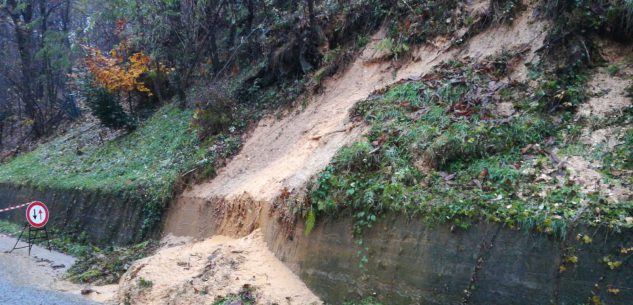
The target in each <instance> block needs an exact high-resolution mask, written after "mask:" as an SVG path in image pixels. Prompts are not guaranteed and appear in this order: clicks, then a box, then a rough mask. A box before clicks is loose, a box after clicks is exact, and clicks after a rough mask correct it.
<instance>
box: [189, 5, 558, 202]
mask: <svg viewBox="0 0 633 305" xmlns="http://www.w3.org/2000/svg"><path fill="white" fill-rule="evenodd" d="M531 15H532V12H531V11H530V10H526V11H524V12H523V13H522V15H520V16H519V18H517V20H516V22H515V23H514V24H513V25H512V26H509V27H508V26H500V27H494V28H492V29H491V30H488V31H486V32H483V33H481V34H479V35H477V36H475V37H473V38H472V39H471V40H470V42H469V44H468V45H467V46H466V47H464V48H461V49H460V48H456V47H455V48H449V44H450V41H449V40H448V39H443V40H442V39H437V40H436V41H435V42H434V43H433V44H428V45H425V46H423V47H421V48H419V49H418V50H417V51H415V52H414V54H413V58H412V60H411V61H409V62H407V63H405V64H403V65H402V66H401V67H400V68H399V69H396V68H395V67H394V66H393V64H392V63H390V62H376V60H375V59H376V58H375V57H376V56H377V54H376V53H377V52H376V44H377V42H378V41H380V40H381V39H382V38H383V36H384V34H383V33H378V34H377V35H375V36H374V37H373V38H372V43H370V44H369V46H368V47H367V48H366V50H365V52H363V54H362V56H360V57H359V58H358V59H357V60H356V61H355V62H354V63H353V64H351V67H350V68H349V69H348V70H347V71H345V72H344V73H342V74H341V75H338V76H337V77H334V78H332V79H329V80H327V81H326V83H325V85H324V88H325V89H324V93H323V94H321V95H319V96H316V97H313V98H312V101H310V103H309V105H308V106H307V108H306V109H305V110H297V111H296V112H294V113H292V114H291V115H288V116H286V117H284V118H283V119H281V120H275V119H274V118H268V119H264V120H262V121H261V122H260V123H259V125H258V127H257V128H256V129H255V131H254V132H253V134H252V136H251V137H250V138H249V139H248V140H247V141H246V143H245V144H244V147H243V149H242V151H241V152H240V153H239V154H238V155H237V156H236V157H235V158H234V159H233V160H232V161H231V162H229V164H228V165H227V166H226V167H225V168H224V169H223V170H222V171H221V172H220V173H219V175H218V176H217V177H216V178H215V179H213V180H212V181H210V182H208V183H204V184H201V185H198V186H196V187H194V188H193V189H192V190H190V191H188V192H186V193H185V194H184V195H183V197H193V198H210V197H222V198H227V197H228V198H231V197H235V196H238V195H241V194H243V193H248V194H249V195H250V196H251V197H253V198H254V199H256V200H270V199H272V198H274V197H275V196H276V195H278V194H279V193H280V192H281V191H282V190H283V189H284V188H287V189H288V190H292V189H294V188H296V187H299V186H301V185H303V184H304V183H305V182H307V180H308V179H309V178H310V177H312V176H313V175H314V174H316V173H317V172H319V171H320V170H322V169H323V168H324V167H325V166H326V165H327V164H328V162H329V161H330V159H331V158H332V157H333V156H334V154H335V153H336V151H338V149H339V148H341V147H342V146H344V145H346V144H349V143H351V142H353V141H354V140H356V139H357V138H358V137H359V136H360V135H361V134H362V132H363V128H364V127H363V126H359V124H357V123H354V122H350V121H349V111H350V109H352V107H354V105H355V104H356V103H357V102H358V101H360V100H363V99H365V98H367V97H368V96H369V95H370V94H371V93H372V92H374V91H375V90H378V89H382V88H385V87H386V86H388V85H390V84H393V83H395V82H397V81H399V80H403V79H408V78H414V77H420V76H421V75H424V74H425V73H426V72H428V71H430V70H431V69H432V68H433V67H434V66H435V65H436V64H437V63H439V62H441V61H443V60H446V59H449V58H451V57H452V56H470V57H476V58H477V57H484V56H487V55H490V54H494V53H497V52H499V51H501V50H502V49H504V48H505V49H511V48H517V47H521V46H526V47H527V48H528V49H530V50H532V51H533V50H536V49H537V48H539V47H540V45H541V44H542V41H543V38H544V32H545V28H546V25H545V24H544V23H543V22H540V21H539V22H536V21H535V20H532V18H531ZM532 54H533V53H530V56H528V60H531V59H532V57H533V55H532ZM524 74H525V72H523V71H519V76H518V77H521V76H524Z"/></svg>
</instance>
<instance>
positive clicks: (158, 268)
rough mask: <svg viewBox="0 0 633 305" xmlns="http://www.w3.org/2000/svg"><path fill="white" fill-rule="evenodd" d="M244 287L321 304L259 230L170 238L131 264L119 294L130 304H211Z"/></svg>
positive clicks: (269, 298)
mask: <svg viewBox="0 0 633 305" xmlns="http://www.w3.org/2000/svg"><path fill="white" fill-rule="evenodd" d="M245 288H246V289H247V290H248V291H250V292H249V294H250V295H252V297H253V298H254V299H255V300H256V302H257V304H280V305H282V304H283V305H286V304H288V305H290V304H297V305H309V304H322V302H321V301H320V300H319V298H318V297H316V296H315V295H314V294H313V293H312V292H311V291H310V290H309V289H308V288H307V287H306V286H305V284H303V283H302V282H301V280H300V279H299V278H298V277H297V276H296V275H294V274H293V273H292V272H291V271H290V270H289V269H288V268H287V267H286V266H285V265H284V264H283V263H282V262H280V261H279V260H277V258H276V257H275V256H274V255H273V253H271V252H270V251H269V250H268V248H267V247H266V243H265V242H264V240H263V236H262V234H261V231H259V230H257V231H255V232H253V233H252V234H251V235H249V236H246V237H243V238H240V239H232V238H229V237H224V236H215V237H213V238H211V239H208V240H205V241H203V242H197V243H194V242H180V243H173V242H170V243H167V245H166V246H165V247H164V248H162V249H160V250H159V251H158V252H157V253H156V254H155V255H153V256H151V257H148V258H145V259H142V260H140V261H137V262H136V263H135V264H134V265H133V266H132V267H131V268H130V270H129V271H128V272H127V273H126V274H125V276H124V277H123V278H122V279H121V282H120V290H119V295H118V299H119V302H121V303H125V302H128V303H129V304H132V305H133V304H147V305H151V304H156V305H159V304H160V305H179V304H182V305H190V304H211V303H213V302H214V301H215V300H218V299H221V298H222V297H226V296H229V295H237V294H239V293H240V291H244V289H245ZM236 304H241V303H236Z"/></svg>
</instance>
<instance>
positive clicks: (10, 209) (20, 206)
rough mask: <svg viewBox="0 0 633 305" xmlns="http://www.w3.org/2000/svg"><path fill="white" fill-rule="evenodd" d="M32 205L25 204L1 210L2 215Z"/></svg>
mask: <svg viewBox="0 0 633 305" xmlns="http://www.w3.org/2000/svg"><path fill="white" fill-rule="evenodd" d="M31 203H32V202H29V203H25V204H20V205H16V206H13V207H8V208H6V209H0V213H4V212H9V211H13V210H17V209H21V208H23V207H25V206H27V205H29V204H31Z"/></svg>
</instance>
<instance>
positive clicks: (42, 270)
mask: <svg viewBox="0 0 633 305" xmlns="http://www.w3.org/2000/svg"><path fill="white" fill-rule="evenodd" d="M14 243H15V239H14V238H11V237H8V236H5V235H2V234H0V305H95V304H97V303H93V302H91V301H88V300H86V299H84V298H83V297H82V296H81V295H78V294H77V293H76V292H75V293H64V292H59V291H56V290H54V289H53V287H55V286H59V282H58V279H59V278H60V277H61V276H62V275H63V274H64V272H65V271H66V270H67V269H68V267H70V266H71V265H72V264H73V263H74V258H72V257H70V256H68V255H64V254H62V253H57V252H49V251H47V250H45V249H42V248H40V247H34V248H33V250H32V252H31V257H29V256H28V249H22V250H16V251H15V252H13V253H11V254H9V253H5V251H8V250H11V248H13V244H14ZM62 265H63V266H64V267H62ZM53 266H56V267H55V268H57V269H54V268H53Z"/></svg>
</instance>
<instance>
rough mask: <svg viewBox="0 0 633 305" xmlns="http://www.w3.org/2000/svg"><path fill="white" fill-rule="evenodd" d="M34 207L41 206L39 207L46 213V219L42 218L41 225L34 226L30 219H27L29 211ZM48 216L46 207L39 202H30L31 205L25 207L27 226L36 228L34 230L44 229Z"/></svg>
mask: <svg viewBox="0 0 633 305" xmlns="http://www.w3.org/2000/svg"><path fill="white" fill-rule="evenodd" d="M36 205H38V206H41V207H42V208H43V209H44V211H46V218H44V222H43V223H41V224H35V223H33V222H32V221H31V218H30V217H29V212H30V211H31V209H32V208H33V207H34V206H36ZM48 214H49V213H48V207H46V205H45V204H44V203H43V202H40V201H34V202H31V203H30V204H29V206H28V207H26V220H27V221H28V222H29V224H30V225H31V227H33V228H36V229H41V228H43V227H45V226H46V224H47V223H48V216H49V215H48Z"/></svg>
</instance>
